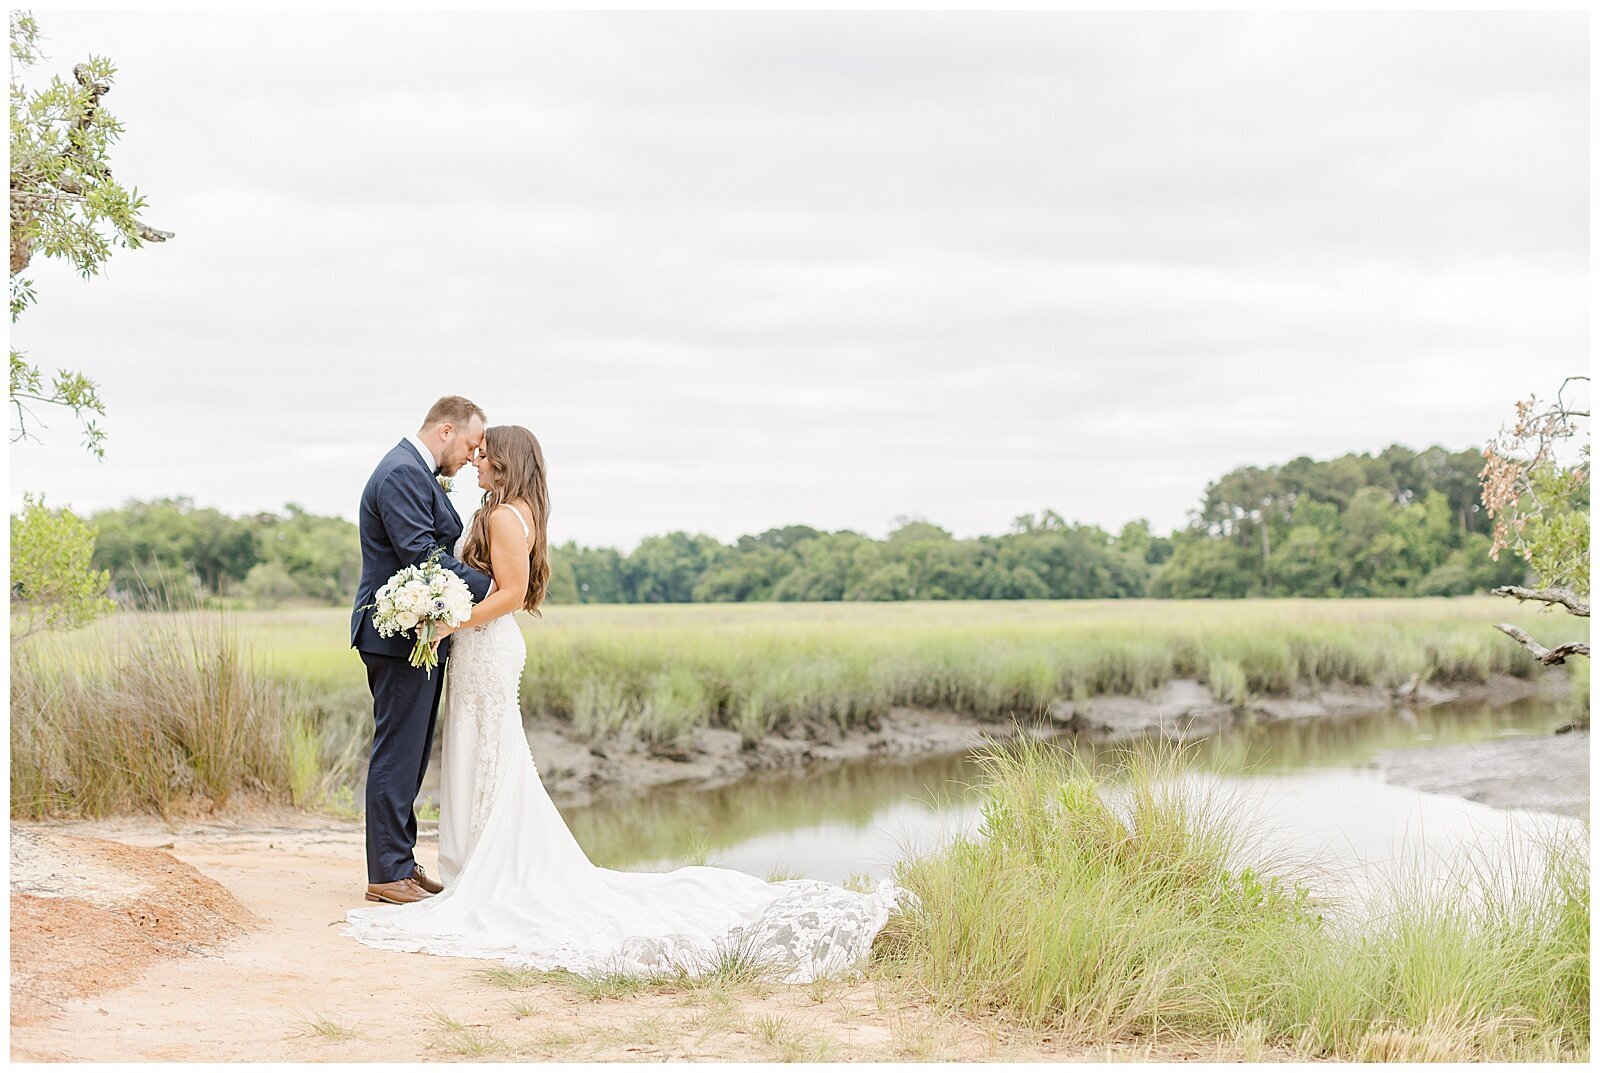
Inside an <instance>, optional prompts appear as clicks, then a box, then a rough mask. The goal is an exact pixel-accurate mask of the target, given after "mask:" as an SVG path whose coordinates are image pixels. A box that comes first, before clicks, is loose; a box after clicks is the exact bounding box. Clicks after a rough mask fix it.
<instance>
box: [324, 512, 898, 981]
mask: <svg viewBox="0 0 1600 1073" xmlns="http://www.w3.org/2000/svg"><path fill="white" fill-rule="evenodd" d="M514 509H515V508H513V510H514ZM517 518H518V521H521V520H522V517H521V515H520V514H519V515H518V516H517ZM523 527H524V529H526V527H527V525H526V523H525V522H524V523H523ZM456 551H457V554H458V555H459V554H460V548H459V547H457V549H456ZM454 637H455V640H454V642H453V646H452V651H451V655H450V662H449V673H450V678H449V681H448V683H447V685H446V702H445V712H444V739H443V742H442V744H441V753H442V761H443V770H442V772H441V775H440V791H439V792H440V816H439V871H440V879H441V880H442V881H443V882H444V884H445V891H444V893H443V894H438V895H435V896H434V897H432V898H428V899H426V900H424V901H421V902H415V903H412V904H409V905H384V906H378V907H373V908H365V909H355V910H351V911H350V912H349V913H348V914H347V919H348V921H349V924H350V926H349V927H348V928H346V929H345V931H344V934H346V935H349V936H352V937H354V938H355V939H357V940H359V941H360V942H363V943H366V944H367V945H368V946H375V947H381V948H384V949H388V950H408V951H423V952H425V953H429V954H444V955H448V956H453V957H471V958H493V959H496V960H499V961H503V962H505V963H506V964H508V965H511V966H514V967H517V968H532V969H541V970H550V969H566V970H569V971H571V972H575V973H580V974H584V975H593V974H597V973H603V972H616V971H621V972H633V973H649V972H655V971H669V970H672V969H683V970H686V971H688V972H690V973H695V974H698V973H700V972H702V971H706V970H708V969H710V968H712V967H713V966H714V965H715V964H716V962H717V960H718V959H719V958H720V957H722V956H724V955H726V954H730V953H738V954H740V955H742V956H743V957H745V958H754V959H757V960H760V961H762V962H764V963H767V964H770V965H771V966H773V967H774V968H775V969H776V970H777V971H780V972H782V973H783V974H784V977H783V978H784V979H785V981H787V982H791V983H805V982H808V981H810V980H812V979H815V978H817V977H819V976H826V975H830V974H834V973H837V972H840V971H842V970H846V969H849V968H852V967H854V966H856V965H858V964H859V963H860V962H861V961H863V960H864V959H865V957H866V955H867V950H868V948H869V947H870V946H871V944H872V939H873V936H875V935H876V934H877V933H878V931H879V930H880V929H881V928H882V927H883V926H884V923H885V922H886V921H887V920H888V917H889V913H890V911H891V910H892V909H893V908H894V907H895V903H896V900H897V898H898V896H899V895H900V893H901V892H900V891H898V890H897V889H896V888H895V887H894V886H893V884H891V883H890V882H889V881H888V880H884V881H882V882H881V883H880V884H879V885H878V887H877V889H875V890H873V891H871V892H870V893H858V892H855V891H851V890H846V889H845V888H843V887H839V886H835V885H834V884H831V883H823V882H819V881H816V880H805V879H801V880H789V881H786V882H782V883H768V882H765V881H764V880H760V879H757V878H756V877H754V876H750V875H746V874H744V873H743V872H736V871H733V870H730V869H726V868H705V867H689V868H679V869H677V870H676V871H672V872H619V871H613V870H611V869H609V868H598V867H596V866H595V865H594V864H592V863H590V861H589V858H588V856H587V855H585V853H584V852H583V848H582V847H581V846H579V845H578V842H577V840H576V839H575V838H573V837H572V832H571V831H569V830H568V829H567V825H566V821H564V820H563V819H562V818H561V813H560V812H558V811H557V810H556V807H555V805H554V804H553V803H552V802H551V800H550V797H549V795H548V794H547V793H546V792H545V789H544V785H543V783H541V782H540V780H539V773H538V771H537V770H536V769H535V767H534V762H533V757H532V754H531V752H530V750H529V748H528V741H527V738H526V736H525V735H524V732H523V728H522V715H521V711H520V708H519V706H518V703H517V687H518V682H519V681H520V679H521V677H522V668H523V664H524V663H525V662H526V660H527V655H528V654H527V649H526V648H525V646H524V641H523V637H522V631H521V630H520V629H519V628H518V627H517V624H516V622H515V621H514V620H513V618H512V616H510V615H504V616H502V617H500V618H497V619H495V620H493V621H492V622H490V623H488V624H487V625H485V626H484V627H482V628H481V629H474V630H465V631H463V632H461V633H457V634H455V635H454Z"/></svg>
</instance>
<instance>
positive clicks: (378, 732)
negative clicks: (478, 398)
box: [350, 440, 490, 883]
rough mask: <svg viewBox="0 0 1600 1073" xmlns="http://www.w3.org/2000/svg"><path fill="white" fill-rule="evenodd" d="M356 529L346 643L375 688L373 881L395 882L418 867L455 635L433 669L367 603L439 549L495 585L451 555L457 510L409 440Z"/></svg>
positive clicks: (475, 578)
mask: <svg viewBox="0 0 1600 1073" xmlns="http://www.w3.org/2000/svg"><path fill="white" fill-rule="evenodd" d="M360 528H361V584H360V586H359V587H358V588H357V590H356V605H355V610H354V611H353V612H352V613H351V615H350V647H352V648H354V649H357V650H358V651H359V652H360V653H361V662H362V663H364V664H366V667H367V686H368V688H369V689H371V690H372V715H373V724H374V725H373V734H372V758H371V760H370V761H369V762H368V764H367V794H366V806H367V881H368V882H369V883H392V882H394V881H395V880H399V879H406V878H409V877H410V875H411V873H412V870H413V869H414V868H415V867H416V858H415V856H414V852H415V850H416V845H417V816H416V810H415V806H416V800H417V792H418V791H419V790H421V789H422V777H423V775H425V774H426V773H427V770H428V754H429V752H430V751H431V750H432V749H433V728H434V724H435V723H436V722H437V721H438V718H439V698H440V696H441V694H442V689H443V685H444V671H445V660H446V659H447V658H448V657H449V654H450V639H449V638H448V637H447V638H445V640H444V641H443V642H442V643H441V644H440V645H439V666H437V667H435V668H434V669H433V674H432V676H431V677H430V676H429V675H428V674H427V673H426V672H424V671H423V670H422V669H421V668H418V667H413V666H411V664H410V662H409V660H408V657H409V656H410V655H411V649H412V646H414V645H415V644H416V642H417V638H416V635H415V634H409V633H403V634H396V635H395V636H393V637H380V636H379V635H378V629H377V627H376V626H374V625H373V624H372V611H371V609H370V608H368V605H370V604H371V603H373V602H374V600H376V598H377V594H378V590H379V589H380V588H382V587H383V585H384V583H385V582H387V581H388V580H389V579H390V578H391V577H393V576H394V575H395V574H396V573H398V572H399V571H400V570H401V569H402V568H403V567H407V566H416V565H418V564H420V563H422V562H425V561H426V560H427V559H428V557H429V556H430V555H432V554H433V553H434V551H435V549H440V550H442V552H443V554H442V555H441V556H440V558H439V564H440V565H441V566H443V567H444V568H445V569H446V570H450V571H452V572H454V573H455V574H457V575H459V576H460V577H461V579H462V580H463V581H465V582H466V583H467V588H468V589H469V590H471V592H472V598H473V600H474V601H479V600H482V599H483V598H484V597H485V596H487V595H488V594H489V583H490V579H489V576H488V575H487V574H484V573H482V572H480V571H478V570H474V569H473V568H472V567H470V566H467V565H466V564H465V563H461V562H458V561H457V560H456V559H455V558H454V557H453V556H452V555H451V554H450V551H451V550H452V549H453V548H454V547H455V543H456V540H457V539H458V538H459V537H460V536H461V516H460V515H459V514H457V513H456V509H455V507H453V506H451V504H450V499H449V497H448V496H446V495H445V494H444V489H443V488H441V487H439V482H438V481H437V480H435V479H434V474H433V460H432V459H431V458H428V457H427V456H425V455H420V454H419V453H418V451H417V449H416V447H415V446H414V445H413V444H412V443H411V442H410V441H409V440H401V441H400V442H399V443H398V444H396V445H395V447H394V449H393V450H391V451H390V452H389V453H388V454H386V455H384V456H383V461H381V462H379V463H378V468H377V469H375V470H373V471H372V476H371V477H370V478H368V479H367V486H366V488H364V489H363V490H362V492H361V519H360ZM363 608H368V609H367V610H363Z"/></svg>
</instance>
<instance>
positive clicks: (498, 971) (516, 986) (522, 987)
mask: <svg viewBox="0 0 1600 1073" xmlns="http://www.w3.org/2000/svg"><path fill="white" fill-rule="evenodd" d="M475 975H476V976H477V977H478V979H480V980H482V981H483V982H484V983H486V984H488V985H489V986H491V987H500V988H504V989H505V990H507V991H527V990H528V989H530V988H533V987H537V986H538V985H540V984H544V983H550V982H551V981H552V979H553V978H554V977H555V975H556V974H554V973H548V972H541V971H540V970H538V969H513V968H510V967H509V966H505V965H497V966H495V967H494V968H492V969H479V970H478V971H477V972H476V973H475Z"/></svg>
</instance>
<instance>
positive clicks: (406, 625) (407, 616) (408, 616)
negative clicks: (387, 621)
mask: <svg viewBox="0 0 1600 1073" xmlns="http://www.w3.org/2000/svg"><path fill="white" fill-rule="evenodd" d="M396 621H397V622H398V623H399V625H400V628H401V629H402V630H409V629H411V628H412V627H414V626H416V624H417V622H418V619H417V616H416V615H415V614H414V613H412V612H410V611H402V612H400V614H399V615H397V616H396Z"/></svg>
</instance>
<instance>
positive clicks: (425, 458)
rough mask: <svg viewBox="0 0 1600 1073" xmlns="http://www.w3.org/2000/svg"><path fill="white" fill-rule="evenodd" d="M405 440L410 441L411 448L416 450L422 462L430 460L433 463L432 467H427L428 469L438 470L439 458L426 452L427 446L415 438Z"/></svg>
mask: <svg viewBox="0 0 1600 1073" xmlns="http://www.w3.org/2000/svg"><path fill="white" fill-rule="evenodd" d="M406 439H408V440H410V441H411V446H413V447H415V448H416V449H417V454H419V455H421V456H422V460H423V461H424V462H426V461H428V460H430V459H431V460H432V461H433V465H432V466H430V467H429V468H430V469H438V468H439V456H438V455H436V454H434V453H433V452H432V451H430V450H428V445H427V444H425V443H423V442H422V441H421V440H419V439H418V438H417V437H416V436H407V437H406Z"/></svg>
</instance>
